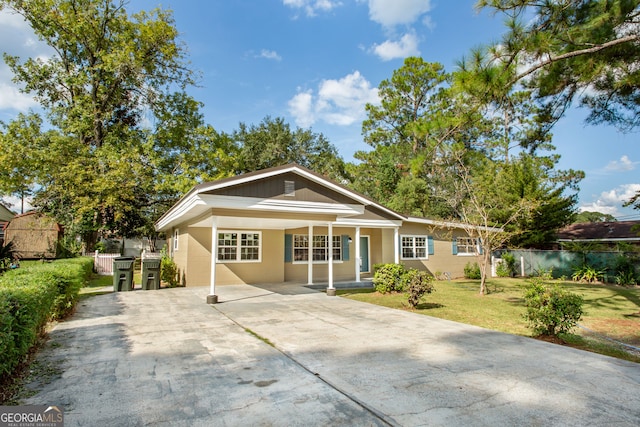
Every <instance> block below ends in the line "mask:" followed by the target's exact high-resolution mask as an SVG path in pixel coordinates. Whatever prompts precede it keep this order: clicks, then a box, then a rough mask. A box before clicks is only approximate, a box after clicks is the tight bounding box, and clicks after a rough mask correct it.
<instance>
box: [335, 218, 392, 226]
mask: <svg viewBox="0 0 640 427" xmlns="http://www.w3.org/2000/svg"><path fill="white" fill-rule="evenodd" d="M333 225H335V226H338V227H365V228H396V227H401V226H402V221H400V220H397V221H392V220H384V219H351V218H338V219H337V220H336V221H335V222H334V223H333Z"/></svg>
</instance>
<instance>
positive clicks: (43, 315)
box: [0, 258, 93, 378]
mask: <svg viewBox="0 0 640 427" xmlns="http://www.w3.org/2000/svg"><path fill="white" fill-rule="evenodd" d="M92 269H93V259H92V258H72V259H64V260H57V261H54V262H51V263H43V264H34V265H29V266H27V267H21V268H18V269H16V270H10V271H7V272H5V273H4V274H3V275H1V276H0V378H1V377H4V376H5V375H10V374H11V373H12V372H13V370H14V369H15V368H16V367H17V366H18V365H19V364H20V362H21V361H22V360H23V359H24V357H25V356H26V355H27V353H28V352H29V349H30V348H31V347H32V346H33V345H34V344H35V343H36V340H37V338H38V335H39V334H40V333H41V332H42V330H43V329H44V327H45V325H46V324H47V322H48V321H50V320H55V319H60V318H63V317H65V316H66V315H68V314H69V313H70V312H71V311H72V310H73V307H74V306H75V303H76V301H77V299H78V294H79V292H80V288H81V287H82V286H84V285H85V284H86V283H87V282H88V280H89V278H90V276H91V272H92Z"/></svg>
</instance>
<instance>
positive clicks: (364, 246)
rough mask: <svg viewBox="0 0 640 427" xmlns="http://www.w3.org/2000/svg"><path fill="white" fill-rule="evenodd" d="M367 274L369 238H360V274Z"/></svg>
mask: <svg viewBox="0 0 640 427" xmlns="http://www.w3.org/2000/svg"><path fill="white" fill-rule="evenodd" d="M368 272H369V236H360V273H368Z"/></svg>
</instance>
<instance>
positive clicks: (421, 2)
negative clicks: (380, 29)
mask: <svg viewBox="0 0 640 427" xmlns="http://www.w3.org/2000/svg"><path fill="white" fill-rule="evenodd" d="M430 10H431V0H369V18H371V20H372V21H375V22H377V23H379V24H381V25H383V26H385V27H393V26H396V25H408V24H412V23H414V22H415V21H417V20H418V18H420V16H422V15H423V14H425V13H427V12H429V11H430Z"/></svg>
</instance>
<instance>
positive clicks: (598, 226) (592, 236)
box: [557, 221, 640, 249]
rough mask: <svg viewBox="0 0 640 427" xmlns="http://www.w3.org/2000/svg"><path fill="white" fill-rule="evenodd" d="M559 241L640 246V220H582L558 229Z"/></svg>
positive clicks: (613, 247) (611, 245) (609, 245)
mask: <svg viewBox="0 0 640 427" xmlns="http://www.w3.org/2000/svg"><path fill="white" fill-rule="evenodd" d="M557 240H558V242H559V243H560V244H561V245H562V244H563V243H597V244H602V245H604V246H607V247H610V248H612V249H616V247H617V246H618V244H619V243H626V244H631V245H634V246H637V247H638V248H640V221H612V222H581V223H576V224H571V225H568V226H567V227H565V228H563V229H561V230H560V231H558V235H557Z"/></svg>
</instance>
